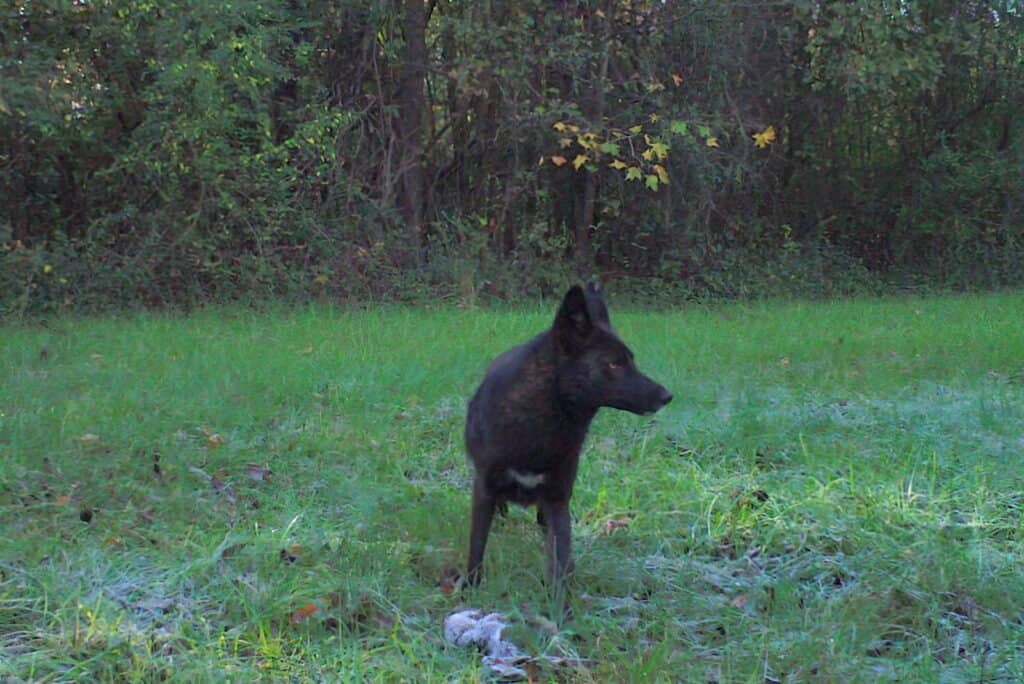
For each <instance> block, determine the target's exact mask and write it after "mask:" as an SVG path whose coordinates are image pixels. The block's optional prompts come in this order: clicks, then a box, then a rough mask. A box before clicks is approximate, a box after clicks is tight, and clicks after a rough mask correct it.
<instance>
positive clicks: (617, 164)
mask: <svg viewBox="0 0 1024 684" xmlns="http://www.w3.org/2000/svg"><path fill="white" fill-rule="evenodd" d="M608 166H610V167H612V168H613V169H618V170H622V169H624V168H626V162H624V161H622V160H621V159H616V160H615V161H613V162H612V163H611V164H609V165H608Z"/></svg>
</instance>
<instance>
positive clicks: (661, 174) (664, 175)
mask: <svg viewBox="0 0 1024 684" xmlns="http://www.w3.org/2000/svg"><path fill="white" fill-rule="evenodd" d="M654 172H655V173H657V174H658V180H660V181H661V182H662V183H668V171H666V170H665V167H664V166H662V165H661V164H655V165H654Z"/></svg>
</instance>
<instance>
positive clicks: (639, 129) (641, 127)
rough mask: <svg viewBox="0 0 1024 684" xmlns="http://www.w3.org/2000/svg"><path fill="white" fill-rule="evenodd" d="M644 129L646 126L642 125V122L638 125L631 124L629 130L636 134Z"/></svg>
mask: <svg viewBox="0 0 1024 684" xmlns="http://www.w3.org/2000/svg"><path fill="white" fill-rule="evenodd" d="M642 130H644V127H643V126H641V125H640V124H637V125H636V126H631V127H630V129H629V132H630V133H632V134H634V135H636V134H637V133H639V132H640V131H642Z"/></svg>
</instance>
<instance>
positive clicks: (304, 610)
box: [290, 601, 320, 625]
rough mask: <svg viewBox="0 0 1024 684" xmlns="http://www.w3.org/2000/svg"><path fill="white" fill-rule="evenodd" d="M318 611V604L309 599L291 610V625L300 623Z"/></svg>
mask: <svg viewBox="0 0 1024 684" xmlns="http://www.w3.org/2000/svg"><path fill="white" fill-rule="evenodd" d="M319 612H320V606H318V605H317V604H315V603H313V602H312V601H310V602H309V603H307V604H306V605H304V606H302V607H301V608H297V609H296V610H293V611H292V614H291V617H290V619H291V622H292V624H293V625H301V624H302V623H303V622H305V621H307V620H309V619H310V618H311V617H313V616H315V615H316V614H317V613H319Z"/></svg>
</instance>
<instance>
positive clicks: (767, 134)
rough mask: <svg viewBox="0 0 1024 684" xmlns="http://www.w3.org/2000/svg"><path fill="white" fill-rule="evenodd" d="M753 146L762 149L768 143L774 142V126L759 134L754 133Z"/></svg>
mask: <svg viewBox="0 0 1024 684" xmlns="http://www.w3.org/2000/svg"><path fill="white" fill-rule="evenodd" d="M753 137H754V144H755V145H757V146H758V147H760V148H761V149H764V148H765V147H768V145H769V143H773V142H775V126H769V127H768V128H766V129H764V130H763V131H761V132H760V133H754V136H753Z"/></svg>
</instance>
